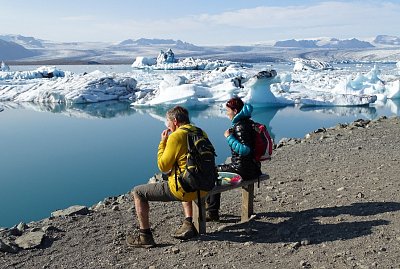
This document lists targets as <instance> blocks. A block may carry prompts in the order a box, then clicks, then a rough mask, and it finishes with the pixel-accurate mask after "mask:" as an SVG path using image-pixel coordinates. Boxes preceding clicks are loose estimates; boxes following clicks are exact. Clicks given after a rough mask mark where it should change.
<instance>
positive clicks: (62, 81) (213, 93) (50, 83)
mask: <svg viewBox="0 0 400 269" xmlns="http://www.w3.org/2000/svg"><path fill="white" fill-rule="evenodd" d="M50 73H51V74H52V77H51V75H50ZM0 75H1V76H2V77H1V78H0V101H13V102H34V103H95V102H103V101H110V100H129V101H130V102H131V103H132V105H133V106H142V107H143V106H163V105H166V106H171V105H175V104H180V105H185V106H192V107H196V106H207V105H210V104H213V103H222V102H226V101H227V100H229V99H230V98H231V97H233V96H239V97H242V98H244V100H245V101H246V102H248V103H251V104H252V105H253V106H254V107H280V106H286V105H300V106H366V105H368V104H372V103H374V102H375V100H377V101H379V100H385V99H388V98H392V99H395V98H400V85H399V76H398V75H393V74H392V73H390V74H389V75H382V74H381V73H380V70H379V69H378V68H377V67H374V68H372V69H371V70H370V71H369V72H367V73H365V74H362V73H357V72H355V71H353V72H352V71H351V70H350V71H349V70H342V69H335V70H319V71H313V72H290V71H287V72H286V73H280V74H276V72H275V71H272V70H263V71H257V70H255V69H254V68H247V67H243V66H242V65H239V64H230V65H228V66H224V67H218V68H215V69H213V70H210V71H192V70H191V71H173V72H169V71H154V72H143V71H141V70H134V71H132V72H128V73H125V74H120V73H108V72H107V73H104V72H100V71H94V72H91V73H89V74H74V73H72V72H68V71H66V72H64V71H61V70H58V69H55V68H50V67H43V68H39V69H37V70H34V71H20V72H0Z"/></svg>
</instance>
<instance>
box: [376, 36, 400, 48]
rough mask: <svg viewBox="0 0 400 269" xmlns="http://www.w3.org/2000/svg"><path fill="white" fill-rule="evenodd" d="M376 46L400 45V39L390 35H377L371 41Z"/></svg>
mask: <svg viewBox="0 0 400 269" xmlns="http://www.w3.org/2000/svg"><path fill="white" fill-rule="evenodd" d="M373 42H374V43H376V44H382V45H397V46H398V45H400V37H398V36H390V35H378V36H376V38H375V39H374V41H373Z"/></svg>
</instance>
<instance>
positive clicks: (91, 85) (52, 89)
mask: <svg viewBox="0 0 400 269" xmlns="http://www.w3.org/2000/svg"><path fill="white" fill-rule="evenodd" d="M38 70H39V71H40V72H41V73H43V74H45V71H48V70H52V69H46V68H42V69H38ZM62 73H64V72H62V71H60V72H54V74H56V75H60V74H62ZM136 83H137V82H136V80H135V79H134V78H131V77H120V76H116V77H113V76H109V75H107V74H105V73H102V72H100V71H95V72H92V73H89V74H86V75H70V76H66V77H54V78H52V79H48V80H43V79H41V78H40V79H38V78H36V79H33V78H30V79H24V80H21V79H14V80H10V81H7V83H2V84H0V101H15V102H36V103H92V102H102V101H109V100H121V99H128V98H129V97H131V96H132V95H133V94H134V91H135V89H136Z"/></svg>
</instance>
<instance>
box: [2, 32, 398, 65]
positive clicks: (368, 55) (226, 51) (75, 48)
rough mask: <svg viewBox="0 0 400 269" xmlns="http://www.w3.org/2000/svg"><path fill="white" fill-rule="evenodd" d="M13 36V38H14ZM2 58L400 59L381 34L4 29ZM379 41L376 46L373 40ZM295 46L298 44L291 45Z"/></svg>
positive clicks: (44, 61)
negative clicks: (108, 38)
mask: <svg viewBox="0 0 400 269" xmlns="http://www.w3.org/2000/svg"><path fill="white" fill-rule="evenodd" d="M10 40H12V41H10ZM0 41H1V43H0V61H1V60H4V61H7V63H9V64H11V65H12V64H28V65H29V64H41V65H48V64H51V65H60V64H93V63H98V64H132V62H134V61H135V58H136V57H138V56H142V57H149V58H155V57H157V55H158V54H159V53H160V51H161V50H164V51H166V50H168V49H172V50H173V52H174V53H175V56H176V57H177V58H186V57H193V58H202V59H213V60H229V61H235V62H246V63H255V62H284V61H288V62H290V61H292V59H293V58H304V59H315V60H321V61H329V62H335V61H338V62H348V61H350V62H357V61H380V62H398V61H399V56H400V45H398V43H399V42H400V38H398V37H396V36H387V35H378V36H377V37H376V38H375V40H374V41H372V40H371V43H369V42H366V41H361V40H358V39H356V38H353V39H346V40H340V39H337V38H315V39H304V40H295V39H290V40H283V41H277V42H276V43H275V44H274V45H271V44H270V43H269V44H260V43H259V44H253V45H227V46H197V45H194V44H192V43H188V42H184V41H181V40H173V39H157V38H153V39H151V38H150V39H149V38H139V39H136V40H135V39H126V40H123V41H121V42H118V43H112V42H92V41H91V42H54V41H49V40H41V39H37V38H34V37H25V36H21V35H0ZM374 45H375V46H374ZM292 48H294V49H292Z"/></svg>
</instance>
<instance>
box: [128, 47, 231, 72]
mask: <svg viewBox="0 0 400 269" xmlns="http://www.w3.org/2000/svg"><path fill="white" fill-rule="evenodd" d="M231 63H232V62H230V61H224V60H206V59H194V58H192V57H188V58H183V59H176V58H175V54H174V53H173V51H172V50H171V49H169V50H168V51H167V52H164V51H162V50H161V51H160V54H159V55H158V56H157V59H154V58H146V57H142V56H139V57H136V59H135V61H134V62H133V64H132V67H133V68H137V69H148V68H151V69H153V70H213V69H215V68H217V67H222V66H228V65H230V64H231Z"/></svg>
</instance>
